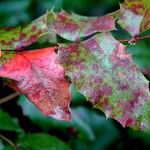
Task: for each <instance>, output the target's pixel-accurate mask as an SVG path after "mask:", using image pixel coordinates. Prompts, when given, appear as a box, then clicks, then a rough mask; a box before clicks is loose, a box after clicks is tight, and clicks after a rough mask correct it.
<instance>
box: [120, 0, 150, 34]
mask: <svg viewBox="0 0 150 150" xmlns="http://www.w3.org/2000/svg"><path fill="white" fill-rule="evenodd" d="M118 23H119V24H120V25H121V26H122V27H123V28H124V29H125V30H127V31H128V32H129V33H130V34H131V35H132V36H136V35H138V34H139V33H140V32H143V31H145V30H147V29H149V28H150V6H149V5H146V4H145V2H144V1H143V0H132V1H131V0H125V1H124V3H123V4H121V5H120V18H119V21H118Z"/></svg>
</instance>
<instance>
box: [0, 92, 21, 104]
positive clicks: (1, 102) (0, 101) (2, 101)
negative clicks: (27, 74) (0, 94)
mask: <svg viewBox="0 0 150 150" xmlns="http://www.w3.org/2000/svg"><path fill="white" fill-rule="evenodd" d="M18 95H19V93H18V92H15V93H12V94H10V95H8V96H6V97H4V98H2V99H0V105H1V104H3V103H5V102H7V101H9V100H12V99H13V98H15V97H16V96H18Z"/></svg>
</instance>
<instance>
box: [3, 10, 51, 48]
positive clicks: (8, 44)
mask: <svg viewBox="0 0 150 150" xmlns="http://www.w3.org/2000/svg"><path fill="white" fill-rule="evenodd" d="M50 13H51V12H50ZM47 15H48V13H47V14H45V15H43V16H42V17H40V18H39V19H37V20H35V21H33V22H32V23H31V24H29V25H27V26H25V27H17V28H10V29H9V28H6V29H2V30H0V49H2V50H3V49H4V50H10V49H20V48H22V47H25V46H28V45H30V44H32V43H34V42H36V41H37V39H38V38H39V37H40V36H42V35H43V34H45V33H47V32H48V27H47V25H46V17H47Z"/></svg>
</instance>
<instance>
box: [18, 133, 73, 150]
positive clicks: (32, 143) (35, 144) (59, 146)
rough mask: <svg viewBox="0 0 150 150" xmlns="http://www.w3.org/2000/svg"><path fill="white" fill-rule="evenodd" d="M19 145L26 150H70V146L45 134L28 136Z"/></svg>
mask: <svg viewBox="0 0 150 150" xmlns="http://www.w3.org/2000/svg"><path fill="white" fill-rule="evenodd" d="M18 144H19V145H20V147H21V148H23V149H24V150H29V149H32V150H69V149H70V148H69V146H68V145H67V144H65V143H64V142H63V141H61V140H59V139H58V138H56V137H54V136H50V135H48V134H44V133H38V134H27V135H25V136H23V137H22V138H21V139H20V140H19V141H18Z"/></svg>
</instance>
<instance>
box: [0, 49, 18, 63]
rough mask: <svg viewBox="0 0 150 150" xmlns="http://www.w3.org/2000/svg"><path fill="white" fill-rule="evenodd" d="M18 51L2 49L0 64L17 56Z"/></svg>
mask: <svg viewBox="0 0 150 150" xmlns="http://www.w3.org/2000/svg"><path fill="white" fill-rule="evenodd" d="M15 55H16V53H15V52H14V51H1V57H0V65H2V64H4V63H6V62H8V61H9V60H11V59H12V58H13V57H15Z"/></svg>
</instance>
